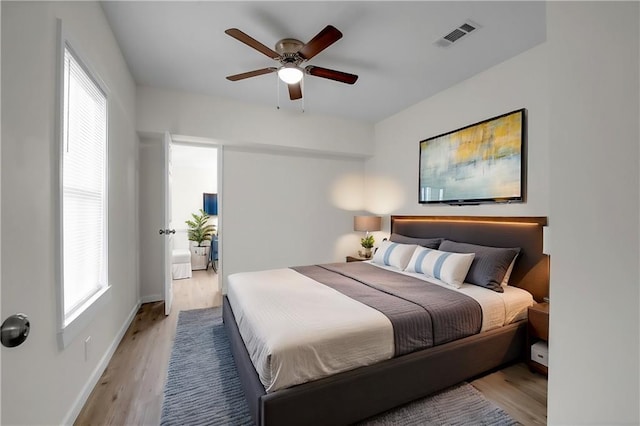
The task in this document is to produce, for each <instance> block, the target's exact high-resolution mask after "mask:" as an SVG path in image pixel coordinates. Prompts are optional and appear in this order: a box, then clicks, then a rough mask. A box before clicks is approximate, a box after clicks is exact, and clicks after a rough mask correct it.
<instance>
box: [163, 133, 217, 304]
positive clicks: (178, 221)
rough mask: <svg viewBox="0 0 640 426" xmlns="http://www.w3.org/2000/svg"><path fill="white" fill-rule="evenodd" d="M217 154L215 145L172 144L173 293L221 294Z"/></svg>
mask: <svg viewBox="0 0 640 426" xmlns="http://www.w3.org/2000/svg"><path fill="white" fill-rule="evenodd" d="M218 153H219V150H218V148H217V147H216V146H210V145H193V144H185V143H179V142H175V141H174V142H173V144H172V150H171V196H170V197H169V199H170V203H171V206H170V208H171V218H172V221H173V226H174V229H175V234H174V235H173V248H172V250H173V256H172V278H173V286H172V287H173V288H174V291H179V289H185V290H188V289H189V287H200V288H202V289H205V290H206V292H205V294H214V295H215V292H218V288H219V279H218V273H217V272H218V260H219V259H218V232H219V225H220V223H219V221H218V205H219V198H218ZM210 292H213V293H210ZM214 297H215V296H214ZM216 298H217V297H216Z"/></svg>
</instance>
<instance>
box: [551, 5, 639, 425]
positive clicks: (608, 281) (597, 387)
mask: <svg viewBox="0 0 640 426" xmlns="http://www.w3.org/2000/svg"><path fill="white" fill-rule="evenodd" d="M639 17H640V15H639V4H638V3H637V2H550V3H549V4H548V6H547V28H548V44H549V60H548V62H547V64H548V65H547V66H548V69H549V76H550V79H549V118H550V119H549V130H550V132H549V146H550V153H551V155H550V159H551V163H550V177H551V191H550V204H551V212H550V214H551V219H550V220H551V228H552V229H553V233H552V238H553V242H552V245H553V249H552V256H551V258H552V261H551V280H552V281H551V305H550V306H551V325H550V333H551V334H550V355H549V358H550V360H549V363H550V364H549V370H550V373H551V374H550V376H549V405H548V414H549V417H548V418H549V424H572V425H576V424H608V425H613V424H636V425H637V424H639V423H640V414H639V412H638V410H639V407H638V401H640V392H639V374H640V371H639V362H638V361H639V347H640V342H639V339H638V335H639V332H640V330H639V328H640V319H639V317H638V307H639V306H638V300H639V291H638V287H639V283H640V276H639V273H638V256H639V254H640V250H639V240H638V234H639V231H640V228H639V225H638V218H639V211H638V202H639V197H638V192H639V182H638V179H639V176H638V163H639V162H638V155H639V148H638V143H639V140H640V131H639V129H638V122H639V117H640V110H639V106H638V103H639V99H640V97H639V93H638V92H639V73H638V66H639V65H638V64H639V53H638V50H639V38H640V34H639V28H638V27H639V21H640V19H639Z"/></svg>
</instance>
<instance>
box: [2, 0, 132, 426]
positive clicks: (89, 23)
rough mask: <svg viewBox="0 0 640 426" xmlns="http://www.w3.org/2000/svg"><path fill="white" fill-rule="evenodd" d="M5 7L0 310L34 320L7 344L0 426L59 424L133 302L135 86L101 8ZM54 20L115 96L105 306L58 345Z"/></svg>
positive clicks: (76, 403)
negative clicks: (22, 338)
mask: <svg viewBox="0 0 640 426" xmlns="http://www.w3.org/2000/svg"><path fill="white" fill-rule="evenodd" d="M1 7H2V27H1V28H2V37H1V40H2V166H1V173H2V207H3V210H2V231H3V232H2V247H3V250H2V283H3V286H2V311H3V312H4V313H7V312H12V313H13V312H24V313H26V314H28V315H29V317H30V319H31V325H32V328H31V334H30V335H29V338H28V339H27V341H26V342H25V343H24V344H23V345H22V346H19V347H17V348H13V349H8V348H4V347H3V348H2V424H11V425H14V424H62V423H63V422H70V421H72V420H73V419H74V418H75V415H76V414H77V412H78V411H79V409H80V408H81V407H82V404H83V402H84V398H86V397H87V396H88V393H89V392H90V391H91V389H92V388H93V384H94V382H93V381H94V380H97V379H98V378H99V375H100V373H101V372H102V368H103V367H104V366H105V363H104V362H105V361H107V360H108V359H107V358H103V357H104V356H105V355H108V354H109V353H110V350H115V346H113V344H114V343H117V340H118V339H119V336H120V334H121V333H122V332H123V331H124V328H125V327H126V326H127V325H128V321H129V319H130V318H132V315H134V314H135V311H136V309H137V301H138V283H137V244H138V242H137V220H136V203H137V194H136V169H137V158H138V156H137V136H136V133H135V127H134V122H135V85H134V82H133V79H132V77H131V75H130V73H129V71H128V69H127V66H126V64H125V62H124V59H123V57H122V55H121V53H120V50H119V49H118V45H117V43H116V41H115V38H114V37H113V34H112V33H111V30H110V28H109V26H108V24H107V21H106V19H105V17H104V14H103V12H102V9H101V8H100V5H99V4H98V3H94V2H91V3H84V2H82V3H75V2H73V3H72V2H70V3H53V2H38V3H34V2H16V3H11V2H2V3H1ZM56 18H61V19H62V21H63V25H64V26H65V29H66V31H67V32H68V33H69V34H70V35H71V36H72V37H73V38H74V39H75V40H76V47H77V49H78V50H79V51H80V52H81V54H82V55H83V56H84V57H85V58H87V59H88V62H90V64H91V66H92V68H93V69H94V70H96V71H97V72H98V74H99V75H100V77H101V78H102V80H104V82H105V83H106V85H107V87H108V88H109V91H110V92H109V93H110V97H109V119H110V122H109V129H108V131H109V136H110V143H109V164H110V168H109V191H110V197H109V225H110V228H109V229H110V233H109V278H110V284H111V285H112V291H111V293H112V294H111V301H110V302H109V303H108V304H107V305H106V306H104V307H103V308H102V309H101V311H100V313H99V315H98V316H97V317H96V318H95V319H94V320H93V321H92V322H91V323H90V324H89V325H88V326H87V327H86V329H84V330H83V331H82V332H81V333H80V335H79V336H78V337H77V338H76V339H75V340H74V341H73V342H72V343H71V344H70V345H69V346H68V347H67V348H66V349H64V350H62V349H59V347H58V344H57V341H56V333H57V331H58V325H57V323H58V320H57V315H56V299H57V291H56V282H55V277H56V267H57V266H56V258H57V256H56V254H55V253H56V252H57V250H58V242H57V241H56V229H57V224H56V222H55V217H56V215H55V214H54V207H53V206H54V200H55V198H56V197H57V196H58V195H57V194H58V189H57V188H56V187H55V186H54V184H53V182H55V179H54V177H55V170H56V161H57V160H56V158H57V155H56V152H57V146H58V140H57V138H56V137H55V126H56V123H55V114H56V55H57V36H56ZM89 336H91V348H90V351H89V359H88V360H87V361H85V359H84V356H85V355H84V344H83V343H84V340H85V339H86V338H87V337H89Z"/></svg>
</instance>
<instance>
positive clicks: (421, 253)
mask: <svg viewBox="0 0 640 426" xmlns="http://www.w3.org/2000/svg"><path fill="white" fill-rule="evenodd" d="M474 256H475V254H474V253H466V254H462V253H449V252H446V251H440V250H432V249H428V248H425V247H418V248H417V249H416V250H415V251H414V252H413V256H411V259H410V260H409V264H408V265H407V267H406V269H405V271H407V272H417V273H419V274H424V275H426V276H428V277H433V278H437V279H439V280H440V281H443V282H444V283H445V284H449V285H450V286H452V287H455V288H460V287H461V286H462V283H463V282H464V277H466V276H467V272H468V271H469V267H471V262H473V257H474Z"/></svg>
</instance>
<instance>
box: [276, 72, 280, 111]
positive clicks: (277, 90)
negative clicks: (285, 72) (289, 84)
mask: <svg viewBox="0 0 640 426" xmlns="http://www.w3.org/2000/svg"><path fill="white" fill-rule="evenodd" d="M276 98H277V99H278V104H277V105H276V109H278V110H279V109H280V78H279V77H278V74H276Z"/></svg>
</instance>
